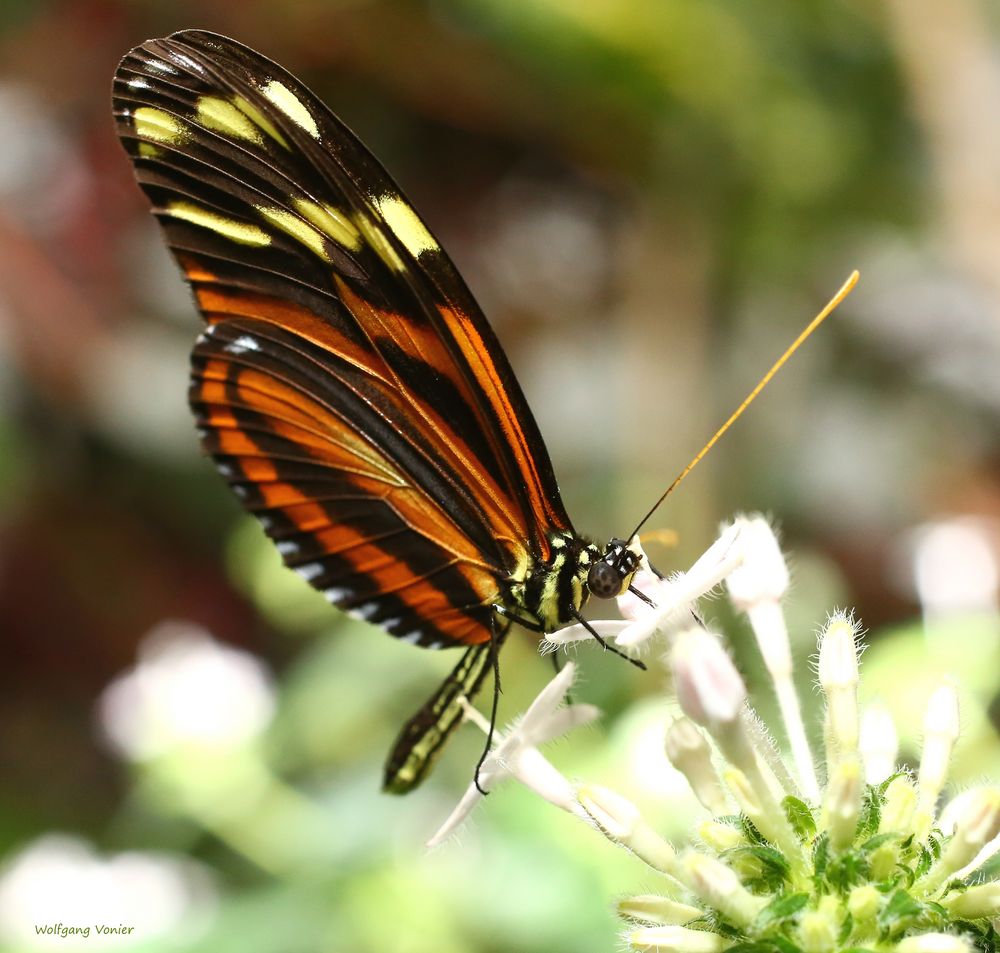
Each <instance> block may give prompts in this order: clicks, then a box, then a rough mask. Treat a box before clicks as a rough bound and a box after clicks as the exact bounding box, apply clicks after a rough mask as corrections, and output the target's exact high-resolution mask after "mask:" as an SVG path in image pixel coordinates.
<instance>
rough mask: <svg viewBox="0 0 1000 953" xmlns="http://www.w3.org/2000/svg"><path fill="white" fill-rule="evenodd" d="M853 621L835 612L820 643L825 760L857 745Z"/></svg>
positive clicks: (833, 759)
mask: <svg viewBox="0 0 1000 953" xmlns="http://www.w3.org/2000/svg"><path fill="white" fill-rule="evenodd" d="M856 636H857V631H856V629H855V626H854V624H853V623H852V622H851V621H850V620H849V619H848V617H847V616H846V615H844V614H842V613H838V614H836V615H834V616H833V617H832V618H831V619H830V621H829V623H828V624H827V627H826V629H825V630H824V631H823V634H822V635H821V636H820V645H819V682H820V685H821V686H822V687H823V692H824V693H825V695H826V701H827V761H828V763H829V764H830V765H834V764H836V763H837V762H838V761H839V760H841V759H842V758H850V757H851V756H852V755H853V754H854V752H855V751H857V748H858V649H857V645H856V644H855V638H856Z"/></svg>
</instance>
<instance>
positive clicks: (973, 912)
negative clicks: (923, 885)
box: [944, 880, 1000, 920]
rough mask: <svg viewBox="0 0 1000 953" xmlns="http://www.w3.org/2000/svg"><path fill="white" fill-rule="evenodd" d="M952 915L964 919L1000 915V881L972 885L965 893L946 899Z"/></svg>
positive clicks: (946, 904) (979, 918)
mask: <svg viewBox="0 0 1000 953" xmlns="http://www.w3.org/2000/svg"><path fill="white" fill-rule="evenodd" d="M944 905H945V906H946V907H947V908H948V912H949V913H950V914H952V916H955V917H960V918H961V919H963V920H981V919H983V918H985V917H997V916H1000V882H998V881H996V880H991V881H990V882H989V883H985V884H978V885H977V886H975V887H970V888H969V889H968V890H966V891H965V892H964V893H959V894H955V895H954V896H952V897H950V898H949V899H948V900H945V901H944Z"/></svg>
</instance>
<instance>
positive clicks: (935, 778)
mask: <svg viewBox="0 0 1000 953" xmlns="http://www.w3.org/2000/svg"><path fill="white" fill-rule="evenodd" d="M958 729H959V720H958V695H957V694H956V692H955V689H954V687H953V686H952V685H951V684H948V683H946V684H944V685H942V686H941V687H940V688H939V689H938V690H937V691H936V692H934V694H933V695H931V697H930V701H928V703H927V713H926V714H925V715H924V749H923V752H922V753H921V756H920V772H919V774H918V776H917V782H918V785H919V788H920V799H919V802H918V805H917V809H918V811H920V812H921V814H923V815H924V817H925V819H926V820H925V825H926V827H927V828H928V829H929V827H930V823H929V822H930V819H932V818H933V817H934V809H935V806H936V805H937V799H938V796H939V795H940V793H941V789H942V788H943V787H944V783H945V781H946V780H947V778H948V766H949V764H950V762H951V752H952V749H953V748H954V747H955V741H956V740H957V739H958Z"/></svg>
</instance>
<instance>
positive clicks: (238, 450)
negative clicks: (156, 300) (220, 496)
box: [190, 318, 498, 647]
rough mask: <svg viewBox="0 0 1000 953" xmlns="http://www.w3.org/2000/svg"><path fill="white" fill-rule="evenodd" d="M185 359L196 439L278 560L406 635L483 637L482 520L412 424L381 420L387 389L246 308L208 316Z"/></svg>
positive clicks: (432, 640)
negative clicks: (236, 314)
mask: <svg viewBox="0 0 1000 953" xmlns="http://www.w3.org/2000/svg"><path fill="white" fill-rule="evenodd" d="M192 362H193V369H192V384H191V395H190V397H191V404H192V407H193V408H194V411H195V415H196V418H197V421H198V424H199V426H201V427H202V428H203V429H204V436H203V439H204V441H205V445H206V447H207V449H208V450H209V451H210V452H211V453H212V455H213V456H214V458H215V460H216V462H217V465H218V466H219V469H220V470H221V471H222V473H223V475H224V476H225V477H226V478H227V479H228V480H229V482H230V484H231V485H232V486H233V489H234V490H235V491H236V492H237V494H238V495H239V496H240V498H241V499H242V501H243V503H244V505H245V506H246V507H247V509H249V510H250V511H251V512H252V513H254V514H255V515H256V516H257V517H258V518H259V519H260V520H261V522H262V523H263V524H264V527H265V529H266V531H267V533H268V534H269V535H270V536H271V538H272V539H273V540H274V541H275V543H276V544H277V546H278V549H279V551H280V552H281V554H282V556H283V558H284V559H285V562H286V563H287V564H288V565H289V566H290V567H292V568H293V569H295V571H296V572H298V573H299V574H300V575H301V576H302V577H303V578H305V579H306V580H308V581H309V582H310V584H312V585H313V586H315V587H316V588H317V589H320V590H321V591H323V592H324V593H325V594H326V595H327V597H328V598H329V599H330V600H331V601H332V602H334V603H336V604H338V605H340V606H342V607H343V608H345V609H347V610H348V611H350V612H352V613H353V614H356V615H358V616H360V617H361V618H364V619H366V620H367V621H371V622H375V623H377V624H379V625H381V626H382V627H383V628H385V629H386V630H387V631H389V632H390V633H392V634H393V635H396V636H399V637H402V638H405V639H407V640H408V641H412V642H416V643H418V644H423V645H432V646H434V647H441V646H442V645H445V644H463V643H464V644H473V643H477V642H484V641H486V640H488V639H489V637H490V629H489V625H490V615H491V614H492V610H491V603H492V601H493V600H494V599H495V598H496V592H497V588H498V571H497V568H496V559H497V557H495V556H494V557H492V558H491V557H490V556H489V555H488V554H489V553H490V545H491V544H490V541H489V539H488V537H487V536H486V535H485V534H486V532H487V528H486V527H485V525H484V524H483V523H482V520H481V518H480V517H479V515H478V514H477V513H476V512H475V510H474V509H473V508H471V507H470V506H468V505H466V503H465V501H464V500H463V498H462V497H461V496H460V495H458V494H457V493H455V492H454V491H453V488H452V487H453V484H454V483H455V481H456V477H455V476H454V475H451V474H448V473H447V472H444V471H443V469H442V468H441V466H440V464H438V463H436V462H435V461H434V460H433V458H430V457H428V456H427V454H426V452H425V448H424V447H422V446H421V444H420V442H419V433H417V432H414V433H407V432H406V430H405V429H395V428H394V425H393V424H392V423H390V422H388V420H387V417H391V416H392V415H393V414H394V412H395V411H396V410H397V408H395V407H394V406H393V403H392V400H391V398H392V395H391V394H386V393H384V392H382V391H380V389H379V387H378V385H377V382H373V381H371V380H370V379H368V378H366V375H364V374H363V373H360V372H358V371H357V369H356V368H354V367H352V366H351V365H348V364H346V363H342V362H334V361H332V360H331V359H330V358H329V355H327V354H325V353H323V352H322V351H320V350H319V349H317V348H315V347H311V346H310V345H309V344H308V343H307V342H304V341H302V340H301V339H300V338H298V337H297V336H295V335H294V334H291V333H289V332H287V331H285V330H284V329H282V328H279V327H277V326H275V325H273V324H269V323H268V322H265V321H261V320H259V319H246V318H240V319H234V320H231V321H227V322H223V323H219V324H215V325H212V326H210V328H209V330H208V331H207V332H206V333H205V334H203V335H202V337H201V339H200V340H199V342H198V344H197V345H196V347H195V350H194V353H193V359H192ZM320 362H322V363H320ZM386 444H391V446H392V448H393V453H392V455H388V454H386V453H385V452H384V450H383V447H384V446H385V445H386ZM484 553H485V554H487V555H484Z"/></svg>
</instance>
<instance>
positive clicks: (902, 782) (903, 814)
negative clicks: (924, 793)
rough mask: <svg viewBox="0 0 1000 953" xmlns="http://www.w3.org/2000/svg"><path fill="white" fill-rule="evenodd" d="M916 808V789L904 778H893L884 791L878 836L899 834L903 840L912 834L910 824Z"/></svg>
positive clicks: (901, 776) (902, 776)
mask: <svg viewBox="0 0 1000 953" xmlns="http://www.w3.org/2000/svg"><path fill="white" fill-rule="evenodd" d="M916 808H917V789H916V787H915V786H914V784H913V782H912V781H911V780H910V779H909V778H908V777H906V776H904V775H900V776H899V777H898V778H893V779H892V780H891V781H890V782H889V784H888V786H887V787H886V789H885V804H883V805H882V818H881V820H880V821H879V828H878V829H879V833H880V834H889V833H895V834H901V835H902V837H903V839H905V838H906V837H908V836H909V835H910V834H912V833H913V829H912V828H911V826H910V825H911V823H912V821H913V812H914V811H915V810H916Z"/></svg>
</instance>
